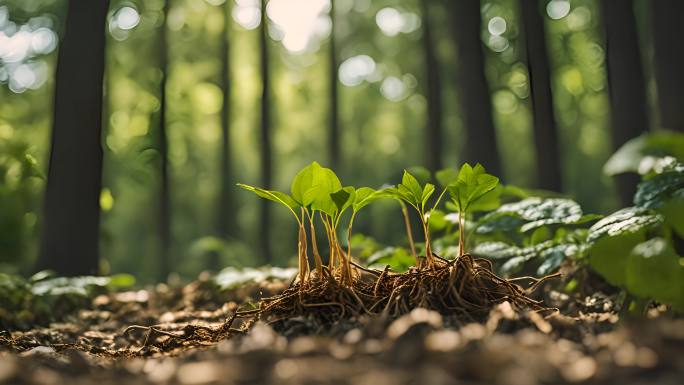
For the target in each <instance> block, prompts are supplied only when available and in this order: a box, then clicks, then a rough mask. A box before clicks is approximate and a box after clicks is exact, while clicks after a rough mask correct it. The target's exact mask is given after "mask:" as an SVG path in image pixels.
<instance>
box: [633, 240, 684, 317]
mask: <svg viewBox="0 0 684 385" xmlns="http://www.w3.org/2000/svg"><path fill="white" fill-rule="evenodd" d="M679 259H680V257H679V255H677V253H676V252H675V250H674V248H673V247H672V245H671V244H670V243H669V242H668V241H667V240H665V239H663V238H654V239H650V240H648V241H646V242H643V243H640V244H638V245H636V247H634V249H633V250H632V252H631V253H630V255H629V258H627V263H626V266H625V272H626V286H627V290H629V291H630V292H632V293H634V294H636V295H637V296H640V297H643V298H654V299H656V300H658V301H660V302H663V303H667V304H670V305H672V306H673V307H674V308H676V309H678V310H684V266H683V265H681V264H680V263H679Z"/></svg>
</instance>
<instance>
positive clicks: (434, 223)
mask: <svg viewBox="0 0 684 385" xmlns="http://www.w3.org/2000/svg"><path fill="white" fill-rule="evenodd" d="M428 215H429V216H430V230H431V231H440V230H444V228H445V227H446V226H447V220H446V214H445V213H444V211H441V210H432V211H430V212H429V213H428Z"/></svg>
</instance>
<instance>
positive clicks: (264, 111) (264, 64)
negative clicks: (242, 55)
mask: <svg viewBox="0 0 684 385" xmlns="http://www.w3.org/2000/svg"><path fill="white" fill-rule="evenodd" d="M266 4H267V1H266V0H261V27H260V34H259V47H260V49H261V86H262V90H261V137H260V148H259V151H260V153H261V185H262V186H263V187H264V188H266V189H268V188H271V184H272V179H273V170H272V157H271V151H272V146H271V125H270V124H271V121H270V100H269V88H270V79H269V73H268V17H267V16H266ZM270 217H271V215H270V204H269V203H268V201H267V200H265V199H262V200H261V210H260V216H259V218H260V221H259V226H260V228H259V231H260V234H261V242H262V243H261V246H262V254H263V257H264V258H265V259H266V261H267V262H270V261H272V260H273V258H272V257H273V256H272V253H271V231H270Z"/></svg>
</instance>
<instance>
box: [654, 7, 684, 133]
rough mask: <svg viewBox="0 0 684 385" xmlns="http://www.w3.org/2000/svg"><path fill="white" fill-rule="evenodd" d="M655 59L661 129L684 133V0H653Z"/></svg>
mask: <svg viewBox="0 0 684 385" xmlns="http://www.w3.org/2000/svg"><path fill="white" fill-rule="evenodd" d="M650 4H651V11H652V20H651V21H652V25H653V54H654V55H653V56H654V57H653V59H654V70H655V78H656V82H657V85H658V86H657V89H658V109H659V111H660V126H661V127H662V128H667V129H669V130H676V131H680V132H684V108H683V107H684V51H682V49H681V47H680V42H681V38H682V36H684V23H682V15H684V1H682V0H652V1H651V2H650Z"/></svg>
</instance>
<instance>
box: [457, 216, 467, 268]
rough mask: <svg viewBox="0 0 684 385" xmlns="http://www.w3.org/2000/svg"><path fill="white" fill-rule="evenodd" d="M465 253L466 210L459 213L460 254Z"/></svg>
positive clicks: (460, 255)
mask: <svg viewBox="0 0 684 385" xmlns="http://www.w3.org/2000/svg"><path fill="white" fill-rule="evenodd" d="M463 254H465V211H463V212H461V213H459V215H458V256H459V257H462V256H463Z"/></svg>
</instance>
